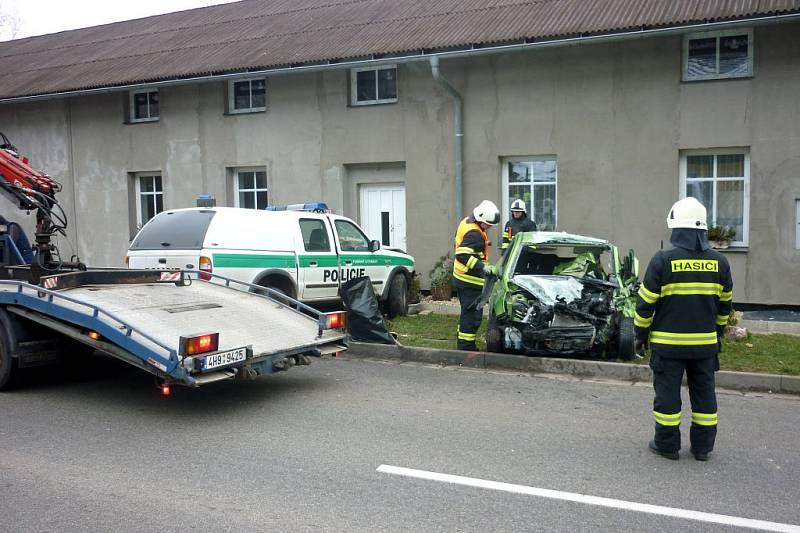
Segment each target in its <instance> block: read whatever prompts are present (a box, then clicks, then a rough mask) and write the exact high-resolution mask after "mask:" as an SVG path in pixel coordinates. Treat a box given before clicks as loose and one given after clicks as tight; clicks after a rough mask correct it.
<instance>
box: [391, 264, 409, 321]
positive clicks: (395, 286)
mask: <svg viewBox="0 0 800 533" xmlns="http://www.w3.org/2000/svg"><path fill="white" fill-rule="evenodd" d="M386 314H387V315H388V316H389V318H394V317H396V316H405V315H407V314H408V282H407V281H406V277H405V276H404V275H403V274H399V273H398V274H395V275H394V277H393V278H392V281H391V284H390V285H389V297H388V300H387V302H386Z"/></svg>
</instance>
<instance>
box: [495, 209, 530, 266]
mask: <svg viewBox="0 0 800 533" xmlns="http://www.w3.org/2000/svg"><path fill="white" fill-rule="evenodd" d="M524 231H536V222H534V221H533V220H531V219H529V218H528V211H527V208H526V207H525V202H523V201H522V200H514V202H513V203H512V204H511V220H509V221H508V222H506V227H505V228H504V229H503V242H502V244H501V245H500V248H501V249H502V250H503V253H505V251H506V250H507V249H508V247H509V246H510V245H511V239H513V238H514V235H516V234H517V233H522V232H524Z"/></svg>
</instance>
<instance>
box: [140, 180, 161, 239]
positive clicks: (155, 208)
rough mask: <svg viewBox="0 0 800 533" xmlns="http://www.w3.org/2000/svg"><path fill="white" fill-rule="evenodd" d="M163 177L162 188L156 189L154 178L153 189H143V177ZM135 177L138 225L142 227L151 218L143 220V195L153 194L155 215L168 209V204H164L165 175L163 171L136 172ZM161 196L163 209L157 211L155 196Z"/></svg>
mask: <svg viewBox="0 0 800 533" xmlns="http://www.w3.org/2000/svg"><path fill="white" fill-rule="evenodd" d="M155 177H159V178H161V190H160V191H156V190H155V188H156V187H155V180H153V191H152V192H147V191H142V178H155ZM134 178H135V181H136V227H137V228H138V229H141V228H142V226H144V225H145V223H146V222H147V221H148V220H150V219H148V220H142V215H143V213H142V196H152V197H153V216H155V215H157V214H159V213H162V212H164V211H165V210H166V205H164V176H163V175H162V174H161V172H136V173H135V174H134ZM156 196H161V211H157V209H158V206H157V204H156V203H155V197H156Z"/></svg>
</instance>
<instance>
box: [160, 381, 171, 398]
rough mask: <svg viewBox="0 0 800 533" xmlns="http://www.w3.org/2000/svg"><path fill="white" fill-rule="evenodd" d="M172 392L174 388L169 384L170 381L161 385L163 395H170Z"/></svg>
mask: <svg viewBox="0 0 800 533" xmlns="http://www.w3.org/2000/svg"><path fill="white" fill-rule="evenodd" d="M171 392H172V389H171V388H170V386H169V383H164V384H163V385H161V395H162V396H169V395H170V393H171Z"/></svg>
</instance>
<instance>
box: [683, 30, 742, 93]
mask: <svg viewBox="0 0 800 533" xmlns="http://www.w3.org/2000/svg"><path fill="white" fill-rule="evenodd" d="M731 35H747V63H748V69H747V72H746V73H743V74H719V41H720V38H721V37H729V36H731ZM712 37H713V38H716V40H717V48H716V49H717V69H716V70H717V73H716V74H708V75H706V76H693V77H689V41H692V40H694V39H710V38H712ZM682 71H683V81H703V80H725V79H737V78H748V77H750V76H752V75H753V29H752V28H740V29H737V30H718V31H708V32H701V33H692V34H689V35H686V36H685V37H684V38H683V62H682Z"/></svg>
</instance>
